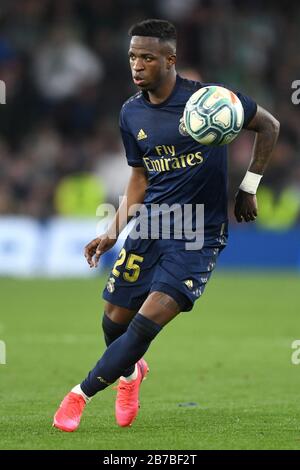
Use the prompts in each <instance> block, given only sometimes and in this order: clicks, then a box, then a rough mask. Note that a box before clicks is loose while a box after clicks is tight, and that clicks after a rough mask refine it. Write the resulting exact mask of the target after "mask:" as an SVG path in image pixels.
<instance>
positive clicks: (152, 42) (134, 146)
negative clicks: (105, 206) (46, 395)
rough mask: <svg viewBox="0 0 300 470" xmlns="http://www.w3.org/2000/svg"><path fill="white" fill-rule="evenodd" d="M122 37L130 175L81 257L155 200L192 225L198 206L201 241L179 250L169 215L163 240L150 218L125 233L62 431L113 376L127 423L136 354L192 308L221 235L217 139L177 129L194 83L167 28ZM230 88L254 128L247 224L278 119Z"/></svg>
mask: <svg viewBox="0 0 300 470" xmlns="http://www.w3.org/2000/svg"><path fill="white" fill-rule="evenodd" d="M130 36H131V41H130V47H129V53H128V55H129V63H130V68H131V73H132V77H133V81H134V83H135V85H137V87H138V88H139V92H138V93H137V94H136V95H134V96H133V97H131V98H130V99H129V100H128V101H126V102H125V104H124V105H123V107H122V109H121V114H120V129H121V135H122V139H123V143H124V147H125V151H126V157H127V161H128V164H129V165H130V166H131V167H132V173H131V177H130V180H129V183H128V186H127V189H126V198H123V200H122V202H121V204H120V207H119V210H118V212H117V214H116V216H115V219H114V221H113V222H112V224H111V226H110V227H109V229H108V230H107V232H106V233H104V234H103V235H102V236H100V237H98V238H96V239H94V240H93V241H91V242H90V243H89V244H88V245H87V246H86V248H85V257H86V259H87V262H88V263H89V265H90V267H96V266H97V265H98V262H99V259H100V256H101V255H102V254H103V253H104V252H106V251H107V250H109V249H110V248H111V247H112V246H113V245H114V244H115V243H116V239H117V237H118V234H119V233H120V232H121V231H122V229H123V228H124V227H125V226H126V225H127V223H128V221H129V219H130V218H131V216H132V212H130V211H131V207H132V206H134V205H139V204H142V203H143V205H144V207H146V217H145V218H146V219H147V218H148V219H149V221H152V219H153V218H155V217H156V219H157V220H158V218H157V213H155V210H154V211H153V210H152V209H153V207H155V206H153V205H154V204H165V205H167V206H166V207H170V208H172V207H173V206H174V205H176V204H177V206H178V205H179V207H183V206H184V205H187V204H189V205H190V206H191V207H192V218H191V219H192V229H194V228H195V222H196V212H197V207H198V206H199V205H204V235H203V246H202V247H201V246H200V247H198V248H197V247H195V246H194V249H187V243H186V242H187V237H185V236H184V234H183V235H182V237H181V238H179V237H178V233H176V230H177V229H176V227H175V225H176V224H175V219H176V217H174V220H173V219H172V222H171V224H170V237H169V238H166V237H165V236H164V234H163V227H161V226H160V225H159V224H158V227H159V228H158V230H157V232H156V233H155V234H154V236H152V237H151V238H147V237H131V236H130V235H129V236H128V237H127V239H126V241H125V244H124V247H123V248H122V250H121V252H120V254H119V258H118V260H117V261H116V263H115V265H114V267H113V269H112V272H111V274H110V276H109V279H108V282H107V285H106V288H105V289H104V294H103V297H104V299H105V301H106V303H105V307H104V316H103V323H102V326H103V331H104V337H105V342H106V345H107V349H106V350H105V352H104V354H103V355H102V357H101V358H100V360H99V361H98V362H97V363H96V365H95V367H94V368H93V369H92V370H91V371H90V372H89V374H88V375H87V377H86V378H85V379H84V380H83V381H82V382H81V384H78V385H76V386H75V387H74V388H73V389H72V391H71V392H69V393H68V394H67V395H66V397H65V398H64V400H63V401H62V403H61V405H60V407H59V409H58V410H57V412H56V414H55V416H54V422H53V425H54V426H55V427H57V428H59V429H61V430H63V431H74V430H76V429H77V427H78V426H79V422H80V418H81V415H82V412H83V410H84V407H85V405H86V403H87V402H89V401H90V399H91V398H92V397H93V396H94V395H95V394H96V393H98V392H101V390H103V389H105V388H106V387H108V386H109V385H111V384H112V383H114V382H115V381H116V380H117V379H119V383H118V387H117V390H118V391H117V397H116V406H115V413H116V420H117V423H118V424H119V425H120V426H129V425H131V424H132V422H133V421H134V419H135V418H136V416H137V413H138V407H139V389H140V385H141V382H142V380H143V379H144V378H145V376H146V374H147V372H148V365H147V363H146V361H145V360H144V359H143V356H144V354H145V353H146V351H147V349H148V348H149V346H150V344H151V342H152V341H153V340H154V338H155V337H156V336H157V335H158V334H159V332H160V331H161V329H162V328H163V327H164V326H165V325H166V324H167V323H168V322H170V321H171V320H173V319H174V318H175V317H176V316H177V315H178V314H179V313H180V312H184V311H189V310H191V309H192V307H193V304H194V302H195V300H196V299H197V298H199V297H200V296H201V295H202V293H203V291H204V288H205V285H206V283H207V281H208V280H209V277H210V275H211V272H212V270H213V268H214V266H215V263H216V259H217V257H218V255H219V253H220V252H221V251H222V249H223V248H224V246H225V245H226V241H227V168H226V158H227V149H226V146H221V147H209V146H204V145H200V144H199V143H198V142H196V141H195V140H193V139H192V138H191V137H190V136H188V135H187V134H186V132H184V128H183V126H182V120H181V118H182V115H183V110H184V107H185V103H186V102H187V100H188V99H189V97H190V96H191V95H192V94H193V93H194V92H195V91H197V90H198V89H199V88H201V87H202V86H203V84H202V83H199V82H195V81H190V80H186V79H184V78H181V77H180V76H179V75H177V73H176V70H175V63H176V30H175V28H174V26H173V25H172V24H171V23H169V22H168V21H163V20H146V21H143V22H141V23H138V24H135V25H134V26H132V28H131V29H130ZM237 95H238V97H239V99H240V101H241V103H242V105H243V108H244V128H245V129H248V130H250V131H253V132H255V133H256V138H255V143H254V146H253V153H252V158H251V162H250V166H249V169H248V171H247V173H246V175H245V178H244V179H243V181H242V183H241V186H240V188H239V190H238V192H237V195H236V204H235V217H236V219H237V221H238V222H242V221H245V222H249V221H252V220H255V218H256V216H257V202H256V196H255V194H256V190H257V187H258V184H259V181H260V179H261V177H262V175H263V173H264V171H265V169H266V167H267V164H268V162H269V159H270V156H271V153H272V150H273V148H274V145H275V143H276V140H277V137H278V133H279V123H278V121H277V120H276V119H275V118H274V117H273V116H272V115H271V114H270V113H268V112H267V111H265V110H264V109H263V108H262V107H260V106H258V105H257V104H256V103H255V102H254V101H253V100H252V99H251V98H249V97H247V96H245V95H243V94H241V93H237ZM126 199H127V200H126ZM171 211H172V209H170V213H171ZM167 212H168V211H167ZM157 220H156V222H157ZM177 222H178V220H177ZM135 228H136V226H135ZM151 233H152V232H151Z"/></svg>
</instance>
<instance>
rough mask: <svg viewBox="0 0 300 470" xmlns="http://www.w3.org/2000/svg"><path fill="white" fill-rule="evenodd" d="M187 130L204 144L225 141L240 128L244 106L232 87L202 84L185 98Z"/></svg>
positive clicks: (184, 118) (222, 143) (184, 116)
mask: <svg viewBox="0 0 300 470" xmlns="http://www.w3.org/2000/svg"><path fill="white" fill-rule="evenodd" d="M183 122H184V126H185V128H186V131H187V133H188V134H189V135H190V136H191V137H193V139H195V140H196V141H197V142H199V143H200V144H203V145H225V144H229V143H230V142H232V141H233V140H234V139H235V138H236V137H237V136H238V134H239V132H240V130H241V129H242V126H243V122H244V109H243V106H242V103H241V101H240V100H239V98H238V97H237V95H236V94H234V93H233V92H232V91H230V90H227V88H223V87H221V86H217V85H212V86H205V87H203V88H200V90H197V91H196V92H195V93H194V94H193V95H192V96H191V97H190V98H189V100H188V101H187V103H186V105H185V109H184V114H183Z"/></svg>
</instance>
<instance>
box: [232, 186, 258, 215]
mask: <svg viewBox="0 0 300 470" xmlns="http://www.w3.org/2000/svg"><path fill="white" fill-rule="evenodd" d="M234 215H235V218H236V220H237V221H238V222H239V223H240V222H243V220H244V221H245V222H250V221H251V220H255V219H256V217H257V200H256V196H255V194H249V193H245V192H244V191H241V190H240V189H239V191H238V192H237V193H236V195H235V207H234Z"/></svg>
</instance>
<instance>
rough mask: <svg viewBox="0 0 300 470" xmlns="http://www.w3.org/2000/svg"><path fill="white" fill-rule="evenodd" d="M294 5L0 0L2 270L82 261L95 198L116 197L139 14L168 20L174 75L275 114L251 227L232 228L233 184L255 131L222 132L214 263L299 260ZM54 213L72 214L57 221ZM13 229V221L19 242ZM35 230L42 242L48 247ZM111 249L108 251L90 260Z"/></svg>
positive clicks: (75, 265) (298, 11)
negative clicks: (226, 202) (219, 87)
mask: <svg viewBox="0 0 300 470" xmlns="http://www.w3.org/2000/svg"><path fill="white" fill-rule="evenodd" d="M224 6H226V8H224ZM124 8H126V15H125V14H124ZM299 15H300V7H299V5H298V4H297V2H290V3H289V9H288V11H287V9H286V8H285V7H284V5H283V3H282V4H281V3H278V2H277V3H276V4H275V5H274V4H273V3H272V2H269V1H265V0H264V1H254V2H252V1H251V2H250V1H230V0H228V1H222V0H219V1H198V0H188V1H186V2H181V1H178V0H165V1H163V2H161V1H143V2H140V1H137V0H129V1H125V2H124V1H118V0H117V1H110V0H102V1H95V0H87V1H83V0H76V1H70V0H63V1H55V0H53V1H52V0H51V1H49V0H40V1H38V0H27V1H24V0H22V1H2V2H1V10H0V27H1V33H0V77H1V79H2V80H3V81H4V82H5V83H6V89H7V90H6V92H7V97H6V100H7V104H6V105H2V106H1V107H0V214H1V216H0V217H1V218H0V227H1V230H0V260H1V263H0V265H1V266H2V267H1V268H0V273H1V272H2V274H14V273H16V274H22V275H32V274H35V275H40V274H51V275H53V274H54V275H55V274H57V275H63V274H65V275H71V274H72V273H73V275H75V276H76V275H83V274H86V275H90V272H89V270H88V269H87V268H86V267H85V265H84V260H83V259H81V253H82V251H81V250H82V246H84V244H85V242H86V241H87V240H88V239H89V238H90V237H93V236H94V235H95V233H96V222H97V220H96V217H95V211H96V207H97V206H98V204H99V203H101V202H104V201H105V202H110V203H113V204H114V205H115V206H116V205H117V204H118V197H119V195H120V194H122V191H123V189H124V186H125V184H126V181H127V178H128V174H129V171H130V170H129V169H128V168H127V165H126V161H125V158H124V152H123V148H122V144H121V142H120V135H119V130H118V114H119V110H120V106H121V105H122V103H123V102H124V100H125V99H126V98H127V97H128V96H130V95H131V94H133V93H134V92H135V87H134V85H133V84H132V81H131V77H130V72H129V67H128V61H127V47H128V37H127V30H128V28H129V26H130V25H131V24H132V23H133V22H135V21H137V20H139V19H141V18H145V17H164V18H168V19H170V20H172V21H173V22H174V23H175V24H176V25H177V27H178V35H179V46H178V70H179V72H180V73H181V74H182V75H184V76H189V77H195V78H200V79H201V80H203V81H208V82H209V81H218V82H222V83H224V84H229V85H230V86H232V87H234V88H236V89H239V90H241V91H243V92H244V93H246V94H249V95H250V96H252V97H254V98H255V99H256V100H257V102H258V103H260V104H261V105H262V106H265V107H266V108H267V109H269V110H270V111H271V112H273V113H274V115H275V116H276V117H277V118H278V119H279V120H280V121H281V135H280V140H279V143H278V145H277V147H276V150H275V152H274V156H273V160H272V165H271V167H270V169H269V170H268V171H267V173H266V176H265V177H264V179H263V182H262V185H261V189H260V194H259V202H260V217H259V220H258V222H257V224H256V227H255V228H254V227H253V226H252V227H251V228H249V227H241V228H239V229H238V228H237V227H236V225H235V223H234V220H233V200H234V199H233V198H234V192H235V190H236V188H237V187H238V185H239V183H240V181H241V179H242V177H243V175H244V173H245V170H246V168H247V165H248V162H249V158H250V152H251V145H252V139H253V136H252V135H251V133H247V132H244V133H243V135H242V136H241V137H240V138H239V139H238V140H237V141H236V142H235V143H234V144H233V145H231V146H230V158H229V164H230V174H229V177H230V178H229V181H230V206H229V214H230V219H231V222H232V225H233V227H232V228H233V230H232V240H233V243H232V244H231V247H230V248H229V249H228V250H227V251H226V252H225V254H224V256H223V258H222V260H221V264H222V265H224V266H227V265H229V266H235V267H238V266H240V265H242V266H249V265H251V266H264V265H267V266H271V267H273V266H276V267H282V266H285V267H286V268H294V269H299V267H300V249H299V246H298V243H297V242H298V239H299V232H298V229H296V227H298V226H299V221H300V161H299V147H300V134H299V106H298V107H297V106H296V105H293V103H292V101H291V95H292V89H291V84H292V82H293V81H294V80H296V79H297V73H298V71H299V65H300V64H299V60H300V58H299V54H298V53H297V51H298V49H297V47H298V46H297V45H298V44H299V34H300V33H299V27H298V25H299ZM11 215H14V216H18V217H20V216H21V217H22V219H21V220H19V222H17V221H16V220H15V219H11ZM54 216H55V217H57V216H59V217H64V216H66V217H68V218H69V217H75V220H74V223H72V222H71V221H70V220H69V221H68V224H67V225H65V224H63V223H62V220H61V219H59V220H57V219H55V220H53V219H52V220H51V219H50V218H52V217H54ZM24 217H27V218H29V219H27V220H26V219H24ZM79 218H80V219H81V222H80V223H79V221H78V219H79ZM76 219H77V220H76ZM88 219H89V221H90V224H89V223H88ZM36 221H38V223H36ZM98 222H99V220H98ZM83 223H85V225H86V228H85V229H83V225H82V224H83ZM15 224H17V225H15ZM16 227H19V229H18V231H16ZM13 232H14V233H15V235H16V236H15V237H13V235H12V234H13ZM17 232H22V233H23V234H24V237H23V240H22V249H21V247H20V246H19V244H18V236H17ZM266 237H267V238H268V243H265V240H266ZM34 240H35V242H34ZM41 240H43V241H44V242H45V243H46V244H47V245H48V247H49V250H48V258H47V259H45V254H44V255H41V253H40V250H39V247H40V246H41ZM251 246H252V247H254V246H255V247H256V248H255V250H252V249H251ZM245 247H248V249H247V250H246V249H245ZM249 247H250V248H249ZM65 250H67V254H68V256H66V258H67V260H68V261H66V260H65V264H64V267H61V266H60V264H61V263H60V260H61V255H62V252H65ZM275 251H276V257H274V252H275ZM50 252H51V253H50ZM13 255H15V260H16V262H15V263H14V265H13V266H12V265H11V263H10V258H11V256H13ZM41 256H42V258H43V263H40V260H41ZM66 263H69V264H68V266H67V265H66ZM109 263H111V257H106V259H104V263H103V264H102V266H105V265H107V264H109ZM18 271H19V272H18Z"/></svg>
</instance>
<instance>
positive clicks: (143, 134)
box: [137, 129, 148, 140]
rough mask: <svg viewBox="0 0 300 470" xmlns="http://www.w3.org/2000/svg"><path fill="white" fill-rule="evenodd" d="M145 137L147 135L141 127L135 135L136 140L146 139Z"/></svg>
mask: <svg viewBox="0 0 300 470" xmlns="http://www.w3.org/2000/svg"><path fill="white" fill-rule="evenodd" d="M147 137H148V136H147V134H146V132H145V131H144V130H143V129H141V130H140V132H139V133H138V135H137V140H143V139H147Z"/></svg>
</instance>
